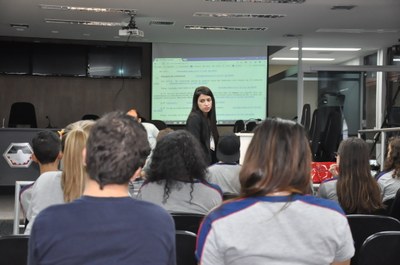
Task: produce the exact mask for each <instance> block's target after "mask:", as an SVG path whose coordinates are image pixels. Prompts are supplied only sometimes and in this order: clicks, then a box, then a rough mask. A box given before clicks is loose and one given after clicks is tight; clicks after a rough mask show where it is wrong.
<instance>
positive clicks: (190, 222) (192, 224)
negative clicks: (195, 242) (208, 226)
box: [171, 213, 204, 234]
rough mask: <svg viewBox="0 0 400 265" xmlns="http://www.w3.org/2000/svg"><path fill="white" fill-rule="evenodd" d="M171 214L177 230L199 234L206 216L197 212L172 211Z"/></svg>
mask: <svg viewBox="0 0 400 265" xmlns="http://www.w3.org/2000/svg"><path fill="white" fill-rule="evenodd" d="M171 215H172V218H173V219H174V222H175V229H176V230H186V231H190V232H193V233H195V234H197V231H198V230H199V227H200V224H201V221H202V220H203V218H204V215H202V214H195V213H171Z"/></svg>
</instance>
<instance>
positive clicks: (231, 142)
mask: <svg viewBox="0 0 400 265" xmlns="http://www.w3.org/2000/svg"><path fill="white" fill-rule="evenodd" d="M217 159H218V160H219V162H218V163H215V164H213V165H211V166H209V167H208V174H207V180H208V181H209V182H211V183H214V184H217V185H218V186H219V187H220V188H221V189H222V192H223V193H224V194H235V195H238V194H239V193H240V181H239V172H240V169H241V168H242V166H241V165H239V164H238V161H239V159H240V138H239V136H237V135H236V134H234V133H230V134H227V135H224V136H222V137H221V138H220V140H219V142H218V147H217Z"/></svg>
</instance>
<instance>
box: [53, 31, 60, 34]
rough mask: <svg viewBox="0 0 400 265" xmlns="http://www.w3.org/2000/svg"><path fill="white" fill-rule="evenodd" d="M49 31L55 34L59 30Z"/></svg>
mask: <svg viewBox="0 0 400 265" xmlns="http://www.w3.org/2000/svg"><path fill="white" fill-rule="evenodd" d="M51 33H53V34H57V33H59V31H58V30H52V31H51Z"/></svg>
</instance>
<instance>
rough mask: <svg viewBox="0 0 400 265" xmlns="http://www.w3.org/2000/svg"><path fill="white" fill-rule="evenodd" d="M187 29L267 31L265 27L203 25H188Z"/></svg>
mask: <svg viewBox="0 0 400 265" xmlns="http://www.w3.org/2000/svg"><path fill="white" fill-rule="evenodd" d="M184 28H185V29H194V30H232V31H265V30H267V29H268V28H265V27H232V26H202V25H186V26H185V27H184Z"/></svg>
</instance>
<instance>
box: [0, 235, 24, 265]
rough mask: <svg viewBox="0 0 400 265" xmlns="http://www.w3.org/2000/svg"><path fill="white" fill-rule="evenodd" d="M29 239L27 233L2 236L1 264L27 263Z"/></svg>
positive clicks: (20, 264)
mask: <svg viewBox="0 0 400 265" xmlns="http://www.w3.org/2000/svg"><path fill="white" fill-rule="evenodd" d="M28 240H29V236H27V235H8V236H0V264H12V265H26V264H27V259H28Z"/></svg>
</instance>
